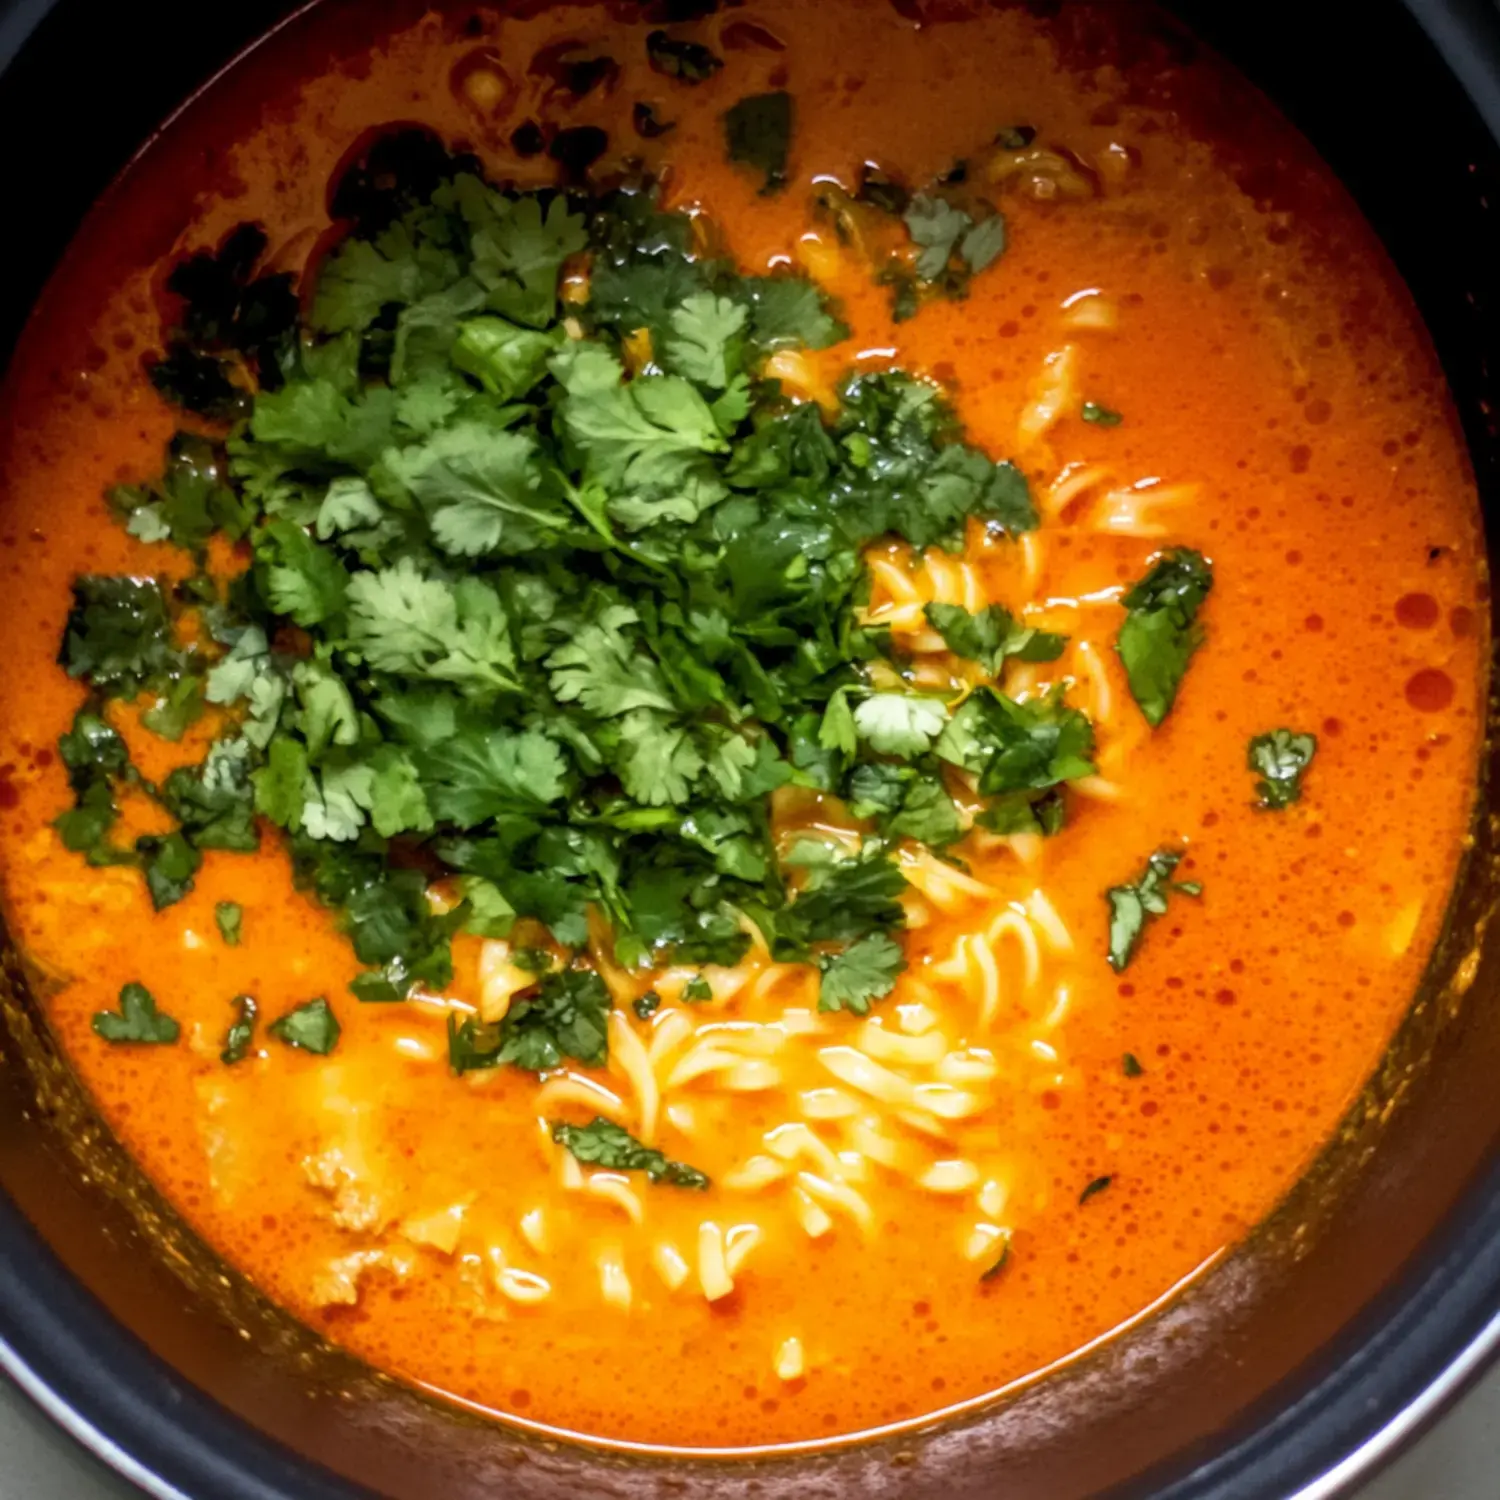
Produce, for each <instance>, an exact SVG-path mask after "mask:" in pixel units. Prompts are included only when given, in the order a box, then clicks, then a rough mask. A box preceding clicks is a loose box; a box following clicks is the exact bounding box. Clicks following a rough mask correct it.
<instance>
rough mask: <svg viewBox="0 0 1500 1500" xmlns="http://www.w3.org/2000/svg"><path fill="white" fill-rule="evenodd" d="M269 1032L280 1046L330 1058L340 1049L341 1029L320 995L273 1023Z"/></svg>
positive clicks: (330, 1008) (326, 1002)
mask: <svg viewBox="0 0 1500 1500" xmlns="http://www.w3.org/2000/svg"><path fill="white" fill-rule="evenodd" d="M269 1030H270V1033H271V1035H272V1036H274V1037H275V1038H276V1040H277V1041H278V1042H285V1043H286V1045H287V1046H288V1047H292V1048H295V1049H296V1050H297V1051H299V1052H312V1053H315V1054H316V1055H317V1056H319V1057H327V1056H328V1054H329V1053H330V1052H332V1051H333V1049H334V1048H335V1047H336V1046H337V1045H338V1040H339V1033H340V1031H341V1030H342V1028H341V1027H340V1026H339V1021H338V1017H337V1016H336V1015H334V1013H333V1009H332V1007H331V1006H330V1005H329V1004H328V1001H327V1000H326V999H324V998H323V996H321V995H319V996H318V998H317V999H316V1000H308V1001H306V1002H304V1003H303V1004H301V1005H298V1006H296V1007H294V1008H293V1009H292V1010H289V1011H288V1012H287V1013H286V1014H285V1015H284V1016H281V1017H280V1018H279V1019H277V1020H275V1021H272V1022H271V1025H270V1027H269Z"/></svg>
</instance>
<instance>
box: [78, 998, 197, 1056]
mask: <svg viewBox="0 0 1500 1500" xmlns="http://www.w3.org/2000/svg"><path fill="white" fill-rule="evenodd" d="M119 1004H120V1008H119V1010H118V1011H113V1010H101V1011H100V1012H99V1013H98V1014H97V1015H95V1017H94V1023H93V1024H94V1031H95V1033H96V1034H97V1035H99V1036H101V1037H103V1038H104V1040H105V1041H106V1042H113V1043H115V1044H116V1045H120V1044H129V1045H133V1046H141V1047H170V1046H171V1045H172V1043H173V1042H175V1041H176V1040H177V1038H178V1037H179V1036H180V1035H181V1034H182V1028H181V1027H180V1026H179V1025H178V1024H177V1022H176V1021H174V1020H173V1019H172V1018H171V1016H168V1015H164V1014H163V1013H162V1012H161V1011H159V1010H157V1008H156V997H155V996H154V995H153V994H152V993H151V991H150V990H148V989H147V988H146V986H145V985H143V984H135V983H131V984H127V985H125V986H123V987H122V988H121V990H120V1002H119Z"/></svg>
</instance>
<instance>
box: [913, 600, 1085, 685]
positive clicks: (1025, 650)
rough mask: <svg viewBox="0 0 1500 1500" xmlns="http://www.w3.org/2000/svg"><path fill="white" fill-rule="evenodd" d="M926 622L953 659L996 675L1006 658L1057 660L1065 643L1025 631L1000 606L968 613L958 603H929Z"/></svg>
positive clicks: (1045, 633)
mask: <svg viewBox="0 0 1500 1500" xmlns="http://www.w3.org/2000/svg"><path fill="white" fill-rule="evenodd" d="M924 613H925V614H926V616H927V623H928V624H929V625H931V626H932V628H933V629H934V630H936V631H937V633H938V634H939V635H940V636H942V638H943V640H944V642H945V643H946V644H947V647H948V649H949V650H950V651H952V652H953V653H954V655H955V656H963V657H967V658H968V660H970V661H977V662H979V663H980V664H981V665H982V666H983V667H984V669H985V671H986V672H988V673H989V674H990V676H991V677H994V676H997V675H998V674H999V671H1000V667H1001V664H1002V663H1003V662H1004V661H1005V660H1006V658H1007V657H1014V658H1015V659H1016V660H1017V661H1056V660H1057V658H1058V657H1059V656H1061V655H1062V653H1063V650H1064V648H1065V647H1066V646H1067V644H1068V638H1067V636H1065V635H1055V634H1053V633H1052V632H1051V631H1047V630H1032V629H1028V628H1026V627H1025V626H1023V625H1022V624H1020V622H1019V621H1018V620H1017V619H1016V617H1015V616H1014V615H1012V614H1011V612H1010V611H1009V610H1008V609H1006V608H1005V607H1004V605H1000V604H991V605H988V606H987V607H986V608H984V609H982V610H980V611H979V613H978V614H977V615H976V614H970V613H969V611H968V610H966V609H965V608H964V607H963V606H962V605H961V604H929V605H927V606H926V609H925V611H924Z"/></svg>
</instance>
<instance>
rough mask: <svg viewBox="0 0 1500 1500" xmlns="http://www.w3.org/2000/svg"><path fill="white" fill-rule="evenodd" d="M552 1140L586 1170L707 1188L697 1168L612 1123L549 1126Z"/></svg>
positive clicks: (601, 1119)
mask: <svg viewBox="0 0 1500 1500" xmlns="http://www.w3.org/2000/svg"><path fill="white" fill-rule="evenodd" d="M552 1139H553V1140H554V1141H556V1142H557V1143H558V1144H559V1145H561V1146H565V1147H566V1148H567V1149H568V1150H569V1151H571V1152H572V1154H573V1156H574V1157H575V1158H576V1159H577V1160H578V1161H580V1162H582V1163H583V1165H584V1166H586V1167H603V1168H605V1169H606V1170H607V1171H612V1172H644V1173H645V1174H646V1176H647V1177H648V1178H649V1179H650V1180H651V1181H652V1182H655V1183H661V1184H663V1185H664V1186H666V1187H680V1188H697V1189H699V1190H702V1189H704V1188H706V1187H708V1185H709V1182H708V1178H707V1177H705V1176H704V1175H703V1173H702V1172H700V1171H699V1170H698V1169H697V1168H696V1167H690V1166H688V1165H686V1164H685V1163H684V1162H680V1161H672V1160H671V1159H670V1158H668V1157H666V1156H663V1155H662V1153H661V1152H660V1151H654V1150H652V1148H651V1147H650V1146H645V1145H642V1144H641V1142H640V1141H638V1140H636V1138H635V1137H634V1136H633V1135H631V1134H630V1132H629V1131H628V1130H625V1129H623V1128H622V1127H621V1126H619V1125H616V1124H615V1123H614V1121H613V1120H606V1119H605V1118H604V1117H603V1116H602V1115H599V1116H596V1117H595V1118H594V1119H593V1120H592V1121H590V1123H589V1124H587V1125H565V1124H563V1123H562V1122H560V1121H559V1122H558V1123H557V1124H555V1125H553V1127H552Z"/></svg>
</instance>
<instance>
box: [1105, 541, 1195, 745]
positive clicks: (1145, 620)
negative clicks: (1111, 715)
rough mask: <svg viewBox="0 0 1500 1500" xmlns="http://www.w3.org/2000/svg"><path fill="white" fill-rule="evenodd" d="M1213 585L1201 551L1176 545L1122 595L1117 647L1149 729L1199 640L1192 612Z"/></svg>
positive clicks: (1165, 710) (1171, 698)
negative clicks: (1124, 612)
mask: <svg viewBox="0 0 1500 1500" xmlns="http://www.w3.org/2000/svg"><path fill="white" fill-rule="evenodd" d="M1213 583H1214V578H1213V569H1212V568H1211V567H1210V565H1209V563H1208V560H1207V559H1206V558H1205V557H1204V556H1203V554H1202V553H1201V552H1194V551H1192V550H1191V549H1190V548H1187V547H1177V548H1174V549H1172V550H1171V551H1169V552H1163V553H1162V554H1161V556H1160V557H1158V558H1157V560H1156V561H1155V562H1154V563H1153V564H1152V566H1151V570H1150V572H1148V573H1147V574H1146V576H1145V577H1144V578H1142V579H1141V580H1140V582H1139V583H1137V584H1136V585H1135V586H1134V587H1133V588H1131V590H1130V591H1129V592H1128V593H1127V594H1126V595H1125V599H1124V605H1125V609H1126V616H1125V623H1124V625H1122V626H1121V627H1120V638H1119V641H1118V642H1117V650H1118V651H1119V653H1120V660H1121V661H1122V662H1123V663H1124V664H1125V674H1126V676H1127V678H1128V679H1129V682H1130V692H1131V696H1132V697H1133V698H1134V699H1135V701H1136V702H1137V704H1139V705H1140V710H1141V712H1142V713H1143V714H1144V715H1145V716H1146V721H1147V723H1149V724H1150V725H1151V727H1152V728H1153V729H1154V728H1156V727H1157V726H1158V725H1159V724H1160V723H1161V722H1162V720H1163V719H1165V718H1166V716H1167V715H1168V714H1169V713H1170V712H1171V711H1172V705H1173V704H1174V703H1175V702H1176V701H1177V690H1178V688H1179V687H1181V685H1182V679H1183V675H1184V674H1185V673H1186V672H1187V669H1188V663H1189V662H1190V661H1191V660H1192V659H1193V653H1194V652H1195V651H1197V649H1198V647H1199V646H1201V645H1202V644H1203V627H1202V626H1201V625H1199V624H1198V623H1197V620H1198V611H1199V610H1200V609H1202V607H1203V601H1204V600H1205V599H1207V598H1208V595H1209V591H1210V590H1211V589H1212V588H1213Z"/></svg>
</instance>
